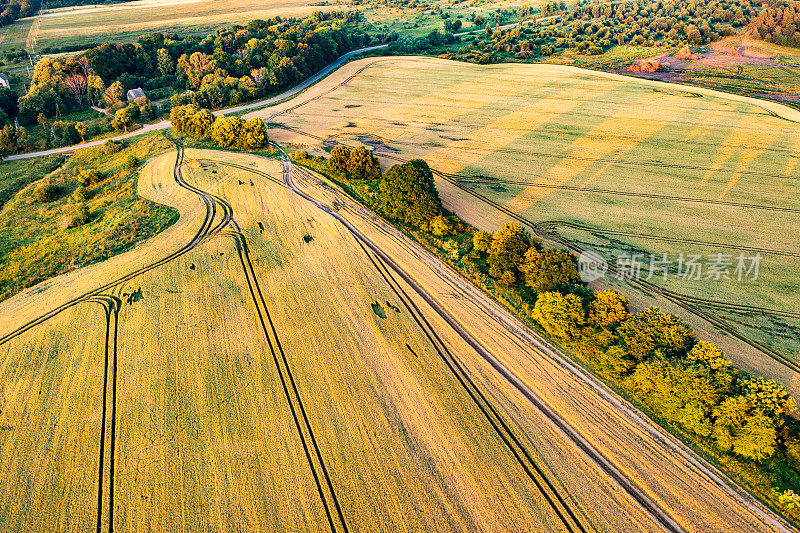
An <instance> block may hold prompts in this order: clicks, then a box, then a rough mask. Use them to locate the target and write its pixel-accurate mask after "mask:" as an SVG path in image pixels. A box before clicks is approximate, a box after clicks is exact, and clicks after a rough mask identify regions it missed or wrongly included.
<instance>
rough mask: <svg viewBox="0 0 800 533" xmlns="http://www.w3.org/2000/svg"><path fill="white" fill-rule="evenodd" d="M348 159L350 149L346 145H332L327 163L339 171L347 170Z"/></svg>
mask: <svg viewBox="0 0 800 533" xmlns="http://www.w3.org/2000/svg"><path fill="white" fill-rule="evenodd" d="M349 159H350V149H349V148H348V147H346V146H342V145H338V146H334V147H333V150H331V157H330V159H328V164H329V165H330V166H331V168H332V169H334V170H338V171H339V172H347V161H348V160H349Z"/></svg>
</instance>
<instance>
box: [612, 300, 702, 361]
mask: <svg viewBox="0 0 800 533" xmlns="http://www.w3.org/2000/svg"><path fill="white" fill-rule="evenodd" d="M617 333H618V334H619V336H620V338H621V339H622V341H623V343H624V344H625V346H626V347H627V349H628V352H629V353H630V354H631V356H632V357H633V359H634V360H636V361H644V360H645V359H647V358H648V357H650V356H652V355H653V354H654V353H655V352H656V351H659V352H661V353H662V354H663V355H664V356H666V357H674V356H683V355H684V354H686V352H687V351H688V350H689V347H690V346H691V345H692V343H693V342H694V339H695V336H694V332H693V331H692V330H691V328H689V326H687V325H686V324H684V323H683V321H681V319H679V318H678V317H676V316H675V315H668V314H665V313H664V312H662V311H661V310H660V309H657V308H650V309H646V310H644V311H642V312H641V313H637V314H635V315H633V316H630V317H628V318H627V319H626V320H625V321H624V322H623V323H622V325H621V326H620V327H619V328H618V329H617Z"/></svg>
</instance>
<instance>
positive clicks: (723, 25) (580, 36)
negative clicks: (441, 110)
mask: <svg viewBox="0 0 800 533" xmlns="http://www.w3.org/2000/svg"><path fill="white" fill-rule="evenodd" d="M761 10H762V6H761V3H760V2H757V1H753V0H693V1H691V2H685V1H683V0H644V1H642V2H611V3H605V2H583V3H579V5H578V6H577V7H576V8H575V9H573V10H571V11H567V12H565V13H564V14H563V15H560V16H558V17H557V18H555V19H550V20H544V21H543V22H541V23H533V24H529V25H522V24H520V25H519V26H517V27H514V28H508V29H505V30H503V29H499V28H497V27H494V28H493V27H492V26H491V25H488V24H487V26H486V28H485V32H483V33H482V34H479V35H476V36H475V37H473V38H471V39H470V40H469V41H468V42H467V43H465V46H462V47H460V48H459V49H458V50H457V51H455V52H454V53H453V55H452V57H453V58H455V59H461V60H466V61H472V62H476V63H496V62H499V61H504V60H506V59H507V58H510V57H514V58H516V59H533V58H536V57H542V56H549V55H552V54H554V53H557V52H560V51H564V50H572V51H574V52H576V53H579V54H588V55H599V54H602V53H603V52H605V51H606V50H608V49H609V48H611V47H612V46H615V45H623V44H624V45H640V46H655V45H668V46H673V47H682V46H685V45H689V46H697V45H702V44H708V43H711V42H714V41H716V40H719V39H720V38H722V37H724V36H727V35H733V34H734V33H736V32H737V31H738V30H739V29H741V28H744V27H745V26H747V25H748V24H749V23H750V22H751V21H752V20H753V19H754V18H755V17H756V16H757V15H758V13H759V12H760V11H761Z"/></svg>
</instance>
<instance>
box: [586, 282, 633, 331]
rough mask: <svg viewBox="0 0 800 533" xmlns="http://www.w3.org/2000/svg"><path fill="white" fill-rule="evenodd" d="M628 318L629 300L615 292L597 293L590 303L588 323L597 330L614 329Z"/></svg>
mask: <svg viewBox="0 0 800 533" xmlns="http://www.w3.org/2000/svg"><path fill="white" fill-rule="evenodd" d="M626 318H628V299H627V298H625V297H624V296H623V295H621V294H619V293H618V292H616V291H614V290H611V289H609V290H604V291H597V292H595V293H594V298H593V299H592V301H590V302H589V313H588V315H587V322H588V323H589V324H590V325H591V326H594V327H596V328H613V327H616V326H617V325H619V324H620V323H621V322H622V321H623V320H625V319H626Z"/></svg>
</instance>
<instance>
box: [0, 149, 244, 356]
mask: <svg viewBox="0 0 800 533" xmlns="http://www.w3.org/2000/svg"><path fill="white" fill-rule="evenodd" d="M182 164H183V148H182V147H180V146H179V147H178V150H177V156H176V161H175V167H174V171H173V172H174V179H175V181H176V182H177V184H178V185H179V186H180V187H182V188H184V189H188V190H189V191H191V192H193V193H195V194H197V195H198V196H199V197H200V199H201V200H202V202H203V203H204V204H205V207H206V212H205V215H204V219H203V222H202V224H201V226H200V229H199V230H198V231H197V233H196V234H195V235H194V236H193V237H192V238H191V240H189V242H188V243H186V244H185V245H184V246H182V247H181V248H180V249H179V250H177V251H175V252H173V253H171V254H169V255H168V256H166V257H164V258H162V259H159V260H158V261H155V262H153V263H151V264H149V265H147V266H144V267H142V268H139V269H136V270H134V271H132V272H130V273H129V274H127V275H125V276H123V277H121V278H119V279H117V280H114V281H112V282H110V283H107V284H105V285H102V286H101V287H98V288H96V289H94V290H92V291H89V292H87V293H84V294H82V295H80V296H78V297H76V298H73V299H72V300H69V301H68V302H66V303H64V304H62V305H60V306H58V307H56V308H54V309H52V310H50V311H49V312H47V313H45V314H43V315H41V316H40V317H38V318H35V319H33V320H31V321H29V322H27V323H25V324H23V325H21V326H19V327H18V328H17V329H15V330H13V331H11V332H9V333H7V334H6V335H4V336H2V337H0V346H2V345H3V344H5V343H6V342H8V341H10V340H11V339H13V338H15V337H17V336H19V335H21V334H22V333H24V332H26V331H28V330H29V329H31V328H32V327H34V326H37V325H39V324H41V323H43V322H46V321H47V320H49V319H51V318H53V317H54V316H56V315H58V314H59V313H62V312H63V311H65V310H66V309H69V308H70V307H73V306H75V305H77V304H79V303H81V302H85V301H87V300H89V299H91V298H92V297H94V296H97V295H99V294H101V293H103V292H104V291H107V290H109V289H112V288H114V287H116V286H118V285H120V284H122V283H124V282H126V281H129V280H131V279H133V278H135V277H137V276H139V275H141V274H143V273H145V272H148V271H150V270H152V269H154V268H157V267H160V266H162V265H165V264H167V263H169V262H170V261H172V260H174V259H176V258H178V257H180V256H182V255H184V254H186V253H188V252H190V251H191V250H193V249H194V248H196V247H197V246H199V245H200V244H201V243H203V242H205V241H206V240H208V239H209V238H210V237H213V236H214V235H216V234H217V233H219V232H220V231H221V230H222V229H223V228H225V227H226V226H227V225H228V224H230V222H231V219H232V215H231V213H229V212H228V211H227V210H226V209H225V208H224V207H223V216H222V220H220V221H219V222H218V223H217V224H216V225H215V224H214V219H215V218H216V214H217V205H218V203H219V200H220V199H219V198H218V197H216V196H214V195H211V194H208V193H206V192H205V191H202V190H200V189H198V188H196V187H194V186H192V185H191V184H189V183H187V182H186V181H185V180H184V179H183V174H182V172H181V165H182Z"/></svg>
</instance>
